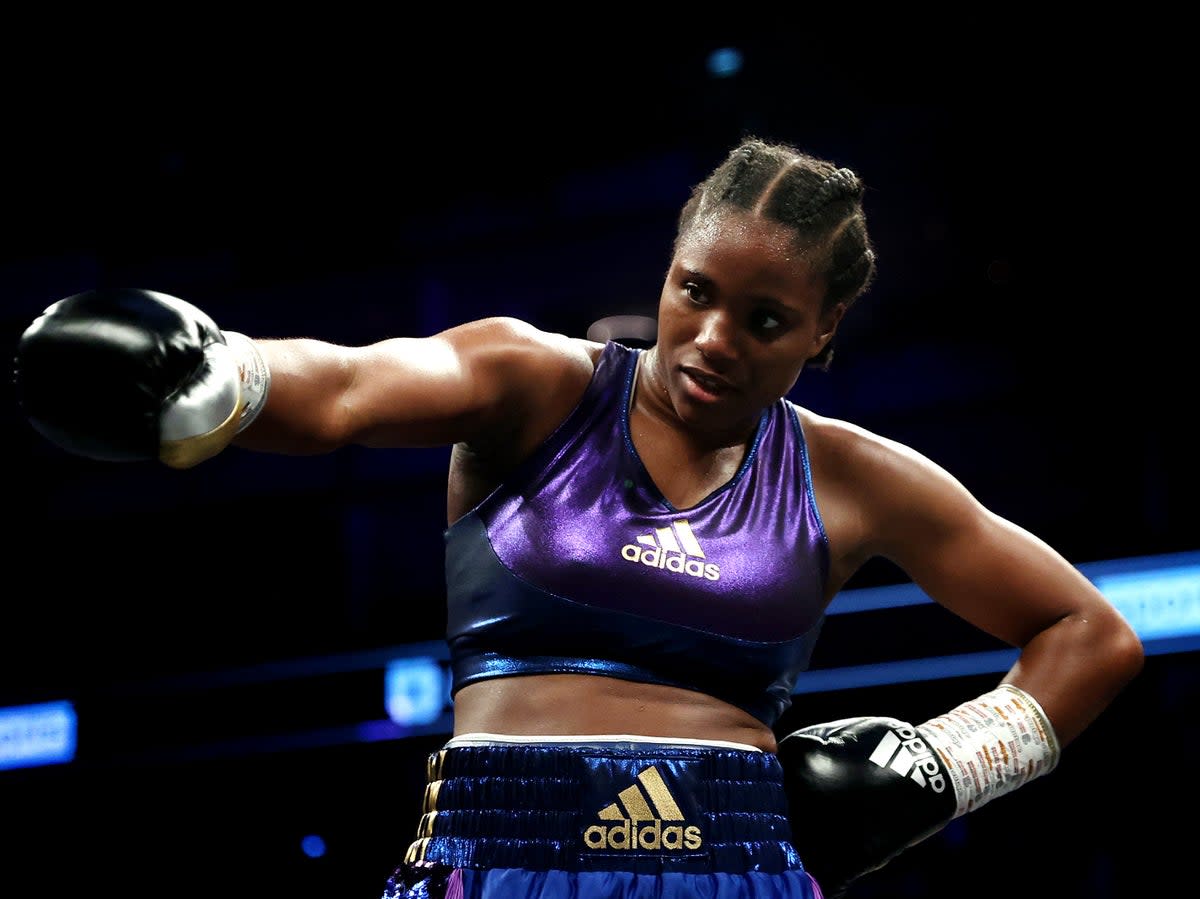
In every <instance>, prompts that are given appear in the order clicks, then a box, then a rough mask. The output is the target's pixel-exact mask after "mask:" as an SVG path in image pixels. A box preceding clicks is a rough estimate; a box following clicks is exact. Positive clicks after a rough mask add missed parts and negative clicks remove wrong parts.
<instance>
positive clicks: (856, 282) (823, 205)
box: [675, 137, 875, 368]
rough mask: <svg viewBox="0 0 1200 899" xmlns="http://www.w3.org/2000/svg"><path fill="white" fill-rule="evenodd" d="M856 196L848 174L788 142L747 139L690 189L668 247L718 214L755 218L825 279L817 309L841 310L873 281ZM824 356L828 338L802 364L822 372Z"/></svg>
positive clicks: (858, 189)
mask: <svg viewBox="0 0 1200 899" xmlns="http://www.w3.org/2000/svg"><path fill="white" fill-rule="evenodd" d="M864 193H865V187H864V185H863V182H862V180H861V179H860V178H859V177H858V175H857V174H855V173H854V171H852V170H851V169H848V168H845V167H841V166H837V165H835V164H834V163H832V162H829V161H828V160H824V159H820V158H818V157H815V156H811V155H809V154H807V153H804V152H802V151H800V150H798V149H797V148H795V147H794V146H791V145H789V144H785V143H771V142H768V141H765V140H763V139H761V138H757V137H747V138H745V139H744V140H743V141H742V142H741V143H739V144H738V145H737V146H736V147H734V148H733V149H732V150H731V151H730V152H729V154H728V155H727V156H726V158H725V161H724V162H722V163H721V164H720V165H719V166H717V168H716V169H714V170H713V172H712V174H710V175H709V176H708V178H706V179H705V180H704V181H703V182H701V183H700V184H698V185H696V186H695V187H694V188H692V192H691V195H690V196H689V198H688V201H687V203H685V204H684V207H683V209H682V210H681V211H680V214H679V221H678V228H677V230H676V235H675V247H676V249H678V246H679V243H680V241H681V240H682V239H683V237H684V235H685V234H686V233H687V232H688V231H689V230H691V228H692V226H693V225H694V224H695V223H696V222H698V221H700V220H702V219H705V218H707V217H708V216H710V215H712V214H714V213H716V212H719V211H720V210H722V209H738V210H741V211H743V212H749V213H751V214H753V215H761V216H763V217H765V218H768V219H770V220H772V221H775V222H779V223H780V224H782V225H785V226H787V227H789V228H791V229H792V230H793V231H794V232H795V234H796V240H797V244H798V246H799V248H800V249H802V250H803V251H804V252H805V253H806V254H807V256H808V258H809V259H810V260H811V263H812V265H813V267H814V271H816V272H817V273H818V274H819V275H821V276H822V277H823V278H824V279H825V283H826V291H825V298H824V303H823V306H822V308H823V309H824V310H826V311H827V310H829V309H832V308H833V307H834V306H836V305H837V304H839V303H842V304H844V305H845V306H846V307H847V308H849V307H850V306H851V305H852V304H853V303H854V301H855V300H857V299H858V298H859V297H860V296H862V295H863V294H864V293H866V291H867V288H868V287H869V286H870V284H871V282H872V281H873V280H874V278H875V250H874V248H873V246H872V245H871V239H870V236H869V235H868V233H867V223H866V215H865V213H864V211H863V206H862V200H863V195H864ZM832 359H833V343H832V341H831V342H830V343H829V344H827V345H826V347H825V349H824V351H823V352H822V353H821V354H820V355H819V356H817V357H815V358H814V359H812V360H811V361H810V362H809V364H810V365H812V366H815V367H818V368H828V367H829V364H830V362H831V361H832Z"/></svg>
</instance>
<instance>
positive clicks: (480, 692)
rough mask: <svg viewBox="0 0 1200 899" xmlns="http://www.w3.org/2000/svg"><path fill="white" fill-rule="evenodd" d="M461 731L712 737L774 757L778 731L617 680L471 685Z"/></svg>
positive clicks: (668, 689) (535, 677)
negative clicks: (630, 730)
mask: <svg viewBox="0 0 1200 899" xmlns="http://www.w3.org/2000/svg"><path fill="white" fill-rule="evenodd" d="M454 720H455V723H456V725H457V730H458V732H460V733H461V732H463V731H472V732H485V733H519V734H625V733H628V732H629V729H630V728H636V730H637V733H639V734H642V735H645V736H647V737H652V738H653V737H656V738H659V742H668V743H674V742H680V740H681V739H683V738H698V737H704V738H710V739H717V740H723V741H726V742H733V743H740V744H743V745H746V746H750V747H757V748H759V749H766V750H769V751H774V750H775V748H776V742H775V734H774V732H773V731H772V730H771V729H770V728H768V727H767V726H766V725H764V724H763V723H762V722H761V721H759V720H758V719H757V718H755V717H754V716H753V715H750V714H748V713H747V712H746V711H745V710H743V709H739V708H738V707H736V706H734V705H730V704H729V703H727V702H725V701H724V700H721V699H718V698H716V697H714V696H709V695H707V694H705V693H699V692H696V691H694V690H687V689H685V688H682V687H672V686H666V685H663V684H647V683H638V682H634V681H627V680H624V679H621V678H616V677H597V676H594V675H580V674H529V675H524V676H522V677H504V678H495V679H492V680H488V681H483V682H477V683H473V684H468V685H467V686H465V687H463V688H462V689H461V690H460V691H459V692H458V693H456V694H455V697H454Z"/></svg>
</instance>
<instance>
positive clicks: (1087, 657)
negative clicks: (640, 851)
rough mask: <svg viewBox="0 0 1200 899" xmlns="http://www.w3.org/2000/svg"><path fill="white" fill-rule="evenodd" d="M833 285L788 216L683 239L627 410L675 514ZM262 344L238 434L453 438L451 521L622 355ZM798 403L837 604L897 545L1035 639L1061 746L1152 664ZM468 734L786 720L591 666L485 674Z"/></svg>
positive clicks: (1016, 636)
mask: <svg viewBox="0 0 1200 899" xmlns="http://www.w3.org/2000/svg"><path fill="white" fill-rule="evenodd" d="M822 297H823V284H822V283H821V281H820V279H819V278H816V277H814V276H813V274H812V272H811V270H810V268H809V265H808V263H807V261H806V260H805V258H804V254H803V253H801V252H798V251H797V250H796V248H795V245H794V243H793V237H792V232H791V231H790V230H789V229H787V228H786V227H784V226H781V225H778V224H775V223H773V222H770V221H767V220H765V219H761V218H758V217H756V216H753V215H750V214H746V213H724V214H721V215H718V216H711V217H708V218H705V219H702V220H701V221H699V222H697V223H696V225H695V227H693V228H692V229H691V230H690V231H689V232H688V233H687V234H685V235H684V236H683V239H682V240H681V241H680V243H679V245H678V248H677V252H676V254H675V256H674V258H673V259H672V262H671V267H670V270H669V271H668V273H667V277H666V279H665V282H664V285H663V290H662V296H661V298H660V302H659V318H658V323H659V331H658V340H657V343H656V345H655V346H654V347H653V348H651V349H650V350H648V351H646V353H645V354H644V357H643V361H642V365H641V366H640V367H639V371H638V375H637V381H636V386H635V393H634V400H633V403H632V406H631V410H630V432H631V437H632V439H633V442H634V445H635V447H636V448H637V451H638V454H639V455H640V457H641V459H642V461H643V463H644V464H645V466H646V469H647V471H648V473H649V474H650V476H651V477H652V478H653V480H654V482H655V484H656V485H657V486H658V488H659V489H660V490H661V492H662V494H663V495H664V496H665V497H666V498H667V499H668V500H670V501H671V503H672V504H673V505H674V506H675V507H676V508H679V509H686V508H688V507H690V506H692V505H694V504H696V503H697V502H698V501H699V500H701V499H703V498H704V497H705V496H707V495H708V494H710V493H711V492H712V491H713V490H715V489H717V488H718V487H720V486H721V485H723V484H724V483H725V482H727V481H728V480H729V479H730V478H731V477H732V476H733V475H734V474H735V473H736V472H737V470H738V467H739V465H740V464H741V462H742V460H743V458H744V457H745V454H746V452H747V448H748V447H747V444H748V441H749V440H750V439H751V437H752V435H753V432H754V427H755V424H756V423H757V421H758V417H759V414H760V412H761V410H762V409H763V408H764V407H765V406H767V405H769V404H770V403H772V402H774V401H775V400H777V399H778V398H779V397H782V396H784V395H785V394H787V393H788V391H790V390H791V388H792V386H793V385H794V384H795V383H796V380H797V378H798V377H799V375H800V373H801V370H802V369H803V367H804V365H805V363H806V362H808V361H809V360H810V359H812V358H813V357H815V356H816V355H817V354H818V353H819V352H820V351H821V350H822V349H823V348H824V346H825V345H826V343H828V341H829V340H830V339H831V338H832V337H833V335H834V333H835V331H836V329H837V325H838V322H839V321H840V319H841V316H842V313H843V312H844V308H843V307H841V306H838V307H835V308H834V309H832V310H827V311H825V312H822V310H821V302H822ZM259 343H260V346H261V348H262V351H263V353H264V355H265V357H266V358H267V361H268V364H269V365H270V368H271V371H272V376H273V382H272V388H271V396H270V398H269V400H268V403H267V405H266V407H265V408H264V410H263V413H262V414H261V415H260V417H259V419H258V420H257V421H256V422H255V423H254V424H253V425H252V426H251V427H250V428H248V429H247V430H246V431H244V432H243V434H242V435H240V436H239V438H238V440H237V442H238V443H239V444H240V445H243V446H246V447H250V448H256V449H264V450H270V451H274V452H290V453H311V452H323V451H327V450H329V449H331V448H335V447H337V446H341V445H345V444H350V443H358V444H363V445H369V446H387V447H399V446H430V445H446V444H453V445H454V451H453V453H452V456H451V467H450V472H449V479H448V494H447V501H448V502H447V523H452V522H454V521H455V520H457V519H458V518H459V517H461V516H462V515H463V514H465V513H466V512H467V511H469V510H470V509H471V508H472V507H474V506H475V505H476V504H477V503H478V502H480V501H481V500H482V499H483V498H484V497H486V496H487V495H488V494H489V493H490V492H491V490H492V489H493V488H494V487H495V486H496V485H497V484H498V483H499V482H500V480H501V479H502V478H503V477H504V476H505V474H506V473H507V472H509V471H510V470H512V468H513V467H514V466H515V465H516V464H517V463H518V462H520V461H521V460H522V459H523V458H525V457H526V456H527V455H528V454H529V453H530V452H532V451H533V449H534V448H535V447H536V446H538V444H539V443H540V442H541V441H542V440H544V439H545V438H546V437H547V436H548V435H549V434H550V433H551V432H552V431H553V430H554V428H555V427H556V426H557V425H558V424H559V423H560V422H561V421H562V420H563V419H564V418H565V417H566V416H567V414H568V413H569V412H570V411H571V409H572V408H573V407H574V405H575V403H576V402H577V401H578V400H579V398H580V397H581V396H582V394H583V392H584V390H585V389H586V387H587V384H588V381H589V379H590V377H591V375H592V371H593V367H594V364H595V360H596V359H597V357H598V355H599V353H600V351H601V350H602V349H603V347H602V345H601V344H598V343H594V342H590V341H585V340H578V339H574V338H568V337H565V336H562V335H557V334H547V333H545V332H542V331H539V330H537V329H535V328H533V327H532V326H530V325H527V324H524V323H522V322H518V321H515V320H513V319H507V318H496V319H486V320H482V321H478V322H472V323H469V324H465V325H461V326H458V327H456V328H452V329H450V330H448V331H445V332H443V333H441V334H439V335H435V336H434V337H430V338H421V339H415V338H414V339H393V340H387V341H382V342H380V343H378V344H374V345H371V346H368V347H361V348H349V347H336V346H333V345H330V344H326V343H321V342H317V341H311V340H265V341H260V342H259ZM800 416H801V423H802V425H803V428H804V434H805V439H806V440H807V442H808V447H809V453H810V462H811V467H812V475H813V482H814V489H815V494H816V499H817V503H818V507H819V509H820V511H821V515H822V519H823V521H824V525H825V529H826V533H827V535H828V538H829V545H830V555H831V571H830V578H829V582H828V588H827V592H826V602H828V601H829V600H831V599H832V598H833V596H834V595H835V594H836V592H837V591H838V590H839V589H840V588H841V587H842V586H843V585H844V584H845V583H846V581H847V580H848V579H849V577H850V576H851V575H852V574H853V573H854V572H855V571H856V570H857V569H858V568H859V567H861V566H862V565H863V564H864V563H865V562H866V561H867V560H869V559H871V558H873V557H876V556H878V557H883V558H886V559H889V560H891V561H892V562H894V563H895V564H897V565H898V566H899V567H900V568H901V569H902V570H903V571H905V572H906V573H907V574H908V575H909V576H910V577H911V578H912V579H913V581H914V582H915V583H916V584H917V585H918V586H920V587H922V588H923V589H924V590H925V591H926V592H927V593H928V594H929V595H930V596H931V597H932V598H934V599H935V601H937V602H939V603H941V604H942V605H944V606H945V607H946V608H948V609H949V610H950V611H952V612H954V613H955V614H957V615H959V616H961V617H962V618H964V619H965V620H967V621H969V622H971V623H972V624H974V625H976V626H977V627H979V628H981V629H983V630H984V631H986V632H988V633H990V634H992V635H993V636H996V637H998V638H1000V639H1002V640H1004V641H1006V642H1007V643H1009V644H1010V645H1012V646H1015V647H1020V648H1021V650H1022V652H1021V655H1020V657H1019V659H1018V661H1017V663H1016V664H1015V665H1014V667H1013V669H1012V670H1011V671H1010V672H1009V673H1008V674H1007V675H1006V676H1005V678H1004V680H1005V681H1006V682H1009V683H1012V684H1014V685H1016V686H1018V687H1020V688H1022V689H1024V690H1026V691H1027V692H1029V693H1030V694H1032V695H1033V696H1034V697H1035V698H1036V699H1038V701H1039V702H1040V703H1041V705H1042V707H1043V709H1044V710H1045V712H1046V714H1047V715H1048V717H1049V718H1050V720H1051V722H1052V723H1053V725H1054V727H1055V730H1056V732H1057V735H1058V738H1059V742H1060V745H1063V746H1065V745H1067V744H1068V743H1070V742H1071V741H1072V740H1073V739H1074V738H1075V737H1076V736H1078V734H1079V733H1080V732H1081V731H1082V730H1083V729H1084V728H1085V727H1086V726H1087V725H1088V724H1089V723H1091V721H1092V720H1094V719H1095V717H1096V716H1097V715H1098V714H1099V713H1100V712H1101V711H1102V710H1103V709H1104V707H1105V706H1106V705H1107V704H1108V703H1109V702H1110V701H1111V700H1112V699H1113V698H1114V697H1115V695H1116V694H1117V692H1118V691H1119V690H1120V689H1121V687H1122V686H1123V685H1124V684H1125V683H1126V682H1127V681H1128V680H1129V679H1130V678H1131V677H1132V676H1133V674H1134V673H1136V670H1137V669H1139V668H1140V665H1141V657H1142V656H1141V646H1140V643H1139V642H1138V640H1137V637H1136V635H1135V634H1134V633H1133V631H1132V630H1131V629H1130V628H1129V627H1128V625H1127V624H1126V623H1125V622H1124V620H1123V619H1122V618H1121V617H1120V616H1119V615H1118V614H1117V613H1116V611H1115V610H1114V609H1113V608H1112V606H1111V605H1110V604H1109V603H1108V602H1107V601H1106V600H1105V599H1104V597H1103V596H1102V594H1100V593H1099V591H1098V590H1097V589H1096V588H1095V587H1094V586H1093V585H1092V584H1091V583H1090V582H1089V581H1088V580H1087V579H1086V578H1085V577H1083V575H1082V574H1080V573H1079V572H1078V571H1077V570H1076V569H1075V568H1074V567H1073V566H1072V565H1071V564H1070V563H1068V562H1067V561H1066V560H1065V559H1064V558H1062V557H1061V556H1060V555H1059V554H1058V553H1057V552H1055V551H1054V550H1053V549H1051V548H1050V547H1049V546H1047V545H1046V544H1045V543H1043V542H1042V541H1041V540H1040V539H1038V538H1037V537H1036V536H1034V535H1032V534H1030V533H1028V532H1027V531H1025V530H1023V529H1022V528H1020V527H1018V526H1016V525H1014V524H1012V523H1011V522H1008V521H1005V520H1004V519H1001V518H999V517H997V516H996V515H994V514H993V513H991V512H990V511H988V510H987V509H986V508H984V507H983V506H982V505H980V504H979V503H978V502H977V501H976V500H975V499H974V498H973V497H972V496H971V495H970V493H968V491H967V490H966V489H965V488H964V487H963V486H962V484H960V483H959V482H958V481H957V480H956V479H954V478H953V477H952V476H951V475H950V474H948V473H947V472H946V471H945V470H943V469H942V468H940V467H939V466H938V465H937V464H935V463H934V462H933V461H931V460H929V459H927V458H925V457H923V456H921V455H920V454H919V453H916V452H915V451H913V450H912V449H909V448H907V447H905V446H902V445H900V444H898V443H895V442H893V441H891V440H888V439H886V438H883V437H880V436H878V435H874V434H871V433H869V432H867V431H865V430H863V429H861V428H858V427H856V426H854V425H851V424H848V423H846V422H842V421H838V420H834V419H829V418H825V417H822V416H818V415H815V414H813V413H811V412H808V411H804V410H801V413H800ZM651 602H653V599H652V598H651V597H648V598H647V603H651ZM470 732H485V733H499V734H509V735H554V734H560V735H570V734H640V735H645V736H659V737H677V738H678V737H682V738H694V739H709V740H725V741H730V742H735V743H744V744H749V745H753V746H758V747H760V748H762V749H765V750H772V751H773V750H774V749H775V747H776V743H775V735H774V733H773V732H772V731H771V730H770V728H768V727H767V726H766V725H764V724H763V723H762V722H761V721H759V720H757V719H756V718H754V717H753V716H751V715H750V714H749V713H747V712H745V711H743V710H741V709H738V708H735V707H733V706H731V705H729V704H727V703H725V702H723V701H721V700H718V699H715V698H712V697H709V696H706V695H703V694H700V693H696V692H693V691H689V690H684V689H680V688H674V687H666V686H658V685H650V684H639V683H631V682H627V681H622V680H618V679H615V678H610V677H593V676H587V675H557V674H556V675H531V676H523V677H520V678H512V679H493V680H489V681H485V682H481V683H477V684H473V685H470V686H467V687H465V688H463V689H462V690H460V691H459V693H458V694H457V695H456V697H455V733H458V734H461V733H470Z"/></svg>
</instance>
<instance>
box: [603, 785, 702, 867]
mask: <svg viewBox="0 0 1200 899" xmlns="http://www.w3.org/2000/svg"><path fill="white" fill-rule="evenodd" d="M596 817H597V818H599V819H600V820H601V821H616V822H619V823H617V824H593V825H592V826H591V827H589V828H588V829H587V830H585V831H584V832H583V842H584V843H585V844H587V846H588V848H589V849H624V850H635V849H666V850H677V849H699V848H700V847H701V846H702V845H703V844H704V838H703V836H702V835H701V833H700V828H699V827H697V826H696V825H695V824H687V823H686V822H685V821H684V815H683V811H682V810H681V809H680V808H679V803H678V802H676V801H675V797H674V796H672V795H671V791H670V789H668V787H667V784H666V782H665V781H664V780H663V777H662V774H660V773H659V771H658V769H657V768H655V767H654V766H653V765H651V766H650V767H649V768H646V769H645V770H644V771H642V772H641V773H640V774H638V776H637V779H636V780H635V781H634V783H633V784H632V785H631V786H629V787H626V788H625V789H624V790H621V792H619V793H618V794H617V801H616V802H613V803H610V804H609V805H606V806H605V807H604V808H602V809H600V811H599V812H597V814H596ZM666 822H679V823H677V824H675V823H666Z"/></svg>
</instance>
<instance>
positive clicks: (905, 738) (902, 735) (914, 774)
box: [869, 726, 946, 793]
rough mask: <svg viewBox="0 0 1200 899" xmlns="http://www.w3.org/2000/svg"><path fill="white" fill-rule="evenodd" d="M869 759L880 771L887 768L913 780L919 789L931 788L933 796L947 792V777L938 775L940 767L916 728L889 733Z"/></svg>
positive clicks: (895, 729)
mask: <svg viewBox="0 0 1200 899" xmlns="http://www.w3.org/2000/svg"><path fill="white" fill-rule="evenodd" d="M869 759H870V761H872V762H874V763H875V764H876V765H878V766H879V767H880V768H890V769H891V770H892V771H895V772H896V773H897V774H899V775H901V776H902V777H908V778H910V779H912V780H913V781H915V782H916V784H917V786H919V787H926V786H928V787H931V788H932V789H933V792H935V793H941V792H942V791H944V790H945V789H946V777H945V775H944V774H942V772H941V766H939V765H938V763H937V759H935V758H934V756H933V751H932V750H931V749H930V748H929V744H928V743H926V742H925V741H924V740H923V739H922V738H921V735H920V734H919V733H917V729H916V728H915V727H907V726H906V727H898V728H894V729H892V730H889V731H888V732H887V733H885V734H884V735H883V739H881V740H880V741H879V745H878V746H876V747H875V749H874V750H873V751H872V752H871V755H870V756H869Z"/></svg>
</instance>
